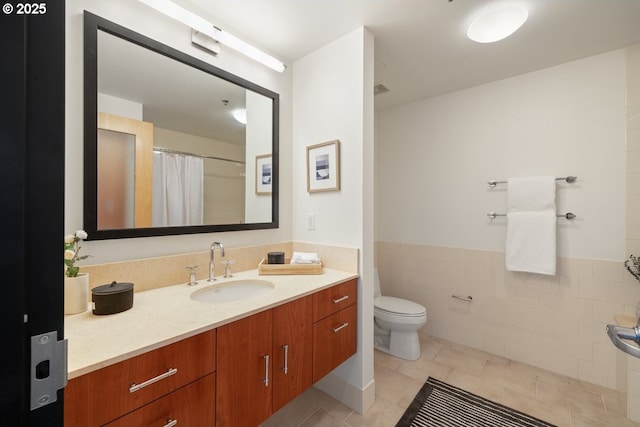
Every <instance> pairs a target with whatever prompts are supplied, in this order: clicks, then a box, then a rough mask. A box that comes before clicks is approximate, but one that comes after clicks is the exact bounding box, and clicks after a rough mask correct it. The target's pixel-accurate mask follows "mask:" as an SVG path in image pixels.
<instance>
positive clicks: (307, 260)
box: [291, 252, 320, 264]
mask: <svg viewBox="0 0 640 427" xmlns="http://www.w3.org/2000/svg"><path fill="white" fill-rule="evenodd" d="M291 264H320V257H319V256H318V254H317V253H315V252H294V253H293V255H292V256H291Z"/></svg>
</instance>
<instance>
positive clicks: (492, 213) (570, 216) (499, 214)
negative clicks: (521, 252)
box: [487, 212, 576, 219]
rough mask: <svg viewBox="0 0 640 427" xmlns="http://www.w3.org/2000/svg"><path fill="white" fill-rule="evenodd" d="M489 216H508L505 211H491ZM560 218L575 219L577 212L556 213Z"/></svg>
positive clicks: (493, 217) (492, 217)
mask: <svg viewBox="0 0 640 427" xmlns="http://www.w3.org/2000/svg"><path fill="white" fill-rule="evenodd" d="M487 216H488V217H489V218H491V219H496V217H497V216H507V214H503V213H495V212H489V213H488V214H487ZM556 216H557V217H558V218H565V219H574V218H575V217H576V214H574V213H572V212H567V213H566V214H558V215H556Z"/></svg>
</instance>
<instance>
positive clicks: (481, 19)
mask: <svg viewBox="0 0 640 427" xmlns="http://www.w3.org/2000/svg"><path fill="white" fill-rule="evenodd" d="M528 16H529V13H528V12H527V9H525V7H524V6H521V5H513V4H512V5H508V6H501V7H497V8H492V9H488V10H487V11H486V12H485V13H483V14H481V15H480V16H478V17H477V18H476V19H475V20H474V21H473V22H472V23H471V25H469V28H468V29H467V37H469V38H470V39H471V40H473V41H475V42H478V43H493V42H497V41H499V40H502V39H504V38H506V37H509V36H510V35H511V34H513V33H515V32H516V31H517V30H518V28H520V27H521V26H522V24H524V23H525V21H526V20H527V17H528Z"/></svg>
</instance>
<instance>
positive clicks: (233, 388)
mask: <svg viewBox="0 0 640 427" xmlns="http://www.w3.org/2000/svg"><path fill="white" fill-rule="evenodd" d="M272 334H273V316H272V313H271V310H268V311H264V312H262V313H258V314H254V315H252V316H249V317H245V318H244V319H240V320H237V321H235V322H233V323H229V324H228V325H224V326H221V327H219V328H218V354H217V358H218V383H217V386H216V426H217V427H225V426H234V427H235V426H257V425H258V424H260V423H261V422H262V421H264V420H266V419H267V418H268V417H269V415H271V395H272V387H271V379H272V367H273V364H272V362H271V356H270V355H271V344H272Z"/></svg>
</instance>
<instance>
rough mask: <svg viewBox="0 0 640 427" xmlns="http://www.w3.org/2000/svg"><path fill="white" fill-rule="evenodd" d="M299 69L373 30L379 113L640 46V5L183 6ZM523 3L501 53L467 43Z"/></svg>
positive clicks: (411, 0)
mask: <svg viewBox="0 0 640 427" xmlns="http://www.w3.org/2000/svg"><path fill="white" fill-rule="evenodd" d="M176 2H178V3H180V4H181V5H183V6H184V7H186V8H188V9H190V10H192V11H193V12H196V13H199V14H200V15H202V16H203V17H205V18H207V19H208V20H210V21H211V22H212V23H214V24H215V25H217V26H218V27H220V28H222V29H224V30H228V31H229V32H231V33H233V34H235V35H236V36H238V37H241V38H245V39H247V40H248V41H251V42H252V43H254V44H256V45H259V47H261V48H263V49H264V50H266V51H269V52H270V53H272V54H273V55H274V56H276V57H279V58H280V59H282V60H284V61H285V62H289V63H291V62H293V61H295V60H296V59H299V58H301V57H303V56H305V55H307V54H309V53H311V52H313V51H314V50H316V49H318V48H320V47H322V46H324V45H326V44H328V43H330V42H331V41H333V40H335V39H337V38H339V37H341V36H343V35H345V34H348V33H349V32H351V31H353V30H355V29H357V28H359V27H361V26H365V27H367V28H368V29H369V31H371V33H372V34H373V35H374V38H375V57H376V68H375V82H376V83H382V84H384V85H385V86H386V87H387V88H389V90H390V92H388V93H385V94H382V95H378V96H376V98H375V105H376V109H378V110H380V109H385V108H389V107H393V106H396V105H401V104H404V103H407V102H412V101H416V100H419V99H424V98H428V97H433V96H437V95H441V94H444V93H449V92H453V91H456V90H460V89H464V88H468V87H472V86H476V85H479V84H483V83H487V82H491V81H495V80H499V79H503V78H507V77H510V76H514V75H518V74H522V73H526V72H530V71H533V70H537V69H541V68H545V67H549V66H552V65H556V64H560V63H563V62H568V61H572V60H575V59H579V58H583V57H587V56H591V55H595V54H598V53H602V52H606V51H609V50H613V49H618V48H622V47H626V46H629V45H632V44H636V43H640V0H495V1H494V0H453V1H449V0H215V1H214V0H176ZM495 3H520V4H523V5H525V6H526V7H527V8H528V10H529V20H528V21H527V22H526V23H525V24H524V25H523V26H522V28H521V29H520V30H519V31H518V32H516V33H515V34H514V35H513V36H511V37H509V38H507V39H505V40H503V41H501V42H497V43H493V44H479V43H475V42H472V41H470V40H468V39H467V38H466V35H465V32H466V26H467V25H468V24H469V22H470V20H472V19H473V17H474V16H475V15H476V14H477V13H478V12H479V11H481V10H482V9H483V8H485V7H487V6H490V5H494V4H495Z"/></svg>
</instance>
